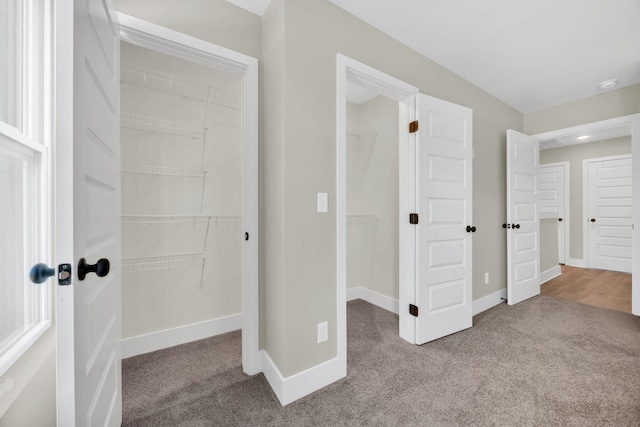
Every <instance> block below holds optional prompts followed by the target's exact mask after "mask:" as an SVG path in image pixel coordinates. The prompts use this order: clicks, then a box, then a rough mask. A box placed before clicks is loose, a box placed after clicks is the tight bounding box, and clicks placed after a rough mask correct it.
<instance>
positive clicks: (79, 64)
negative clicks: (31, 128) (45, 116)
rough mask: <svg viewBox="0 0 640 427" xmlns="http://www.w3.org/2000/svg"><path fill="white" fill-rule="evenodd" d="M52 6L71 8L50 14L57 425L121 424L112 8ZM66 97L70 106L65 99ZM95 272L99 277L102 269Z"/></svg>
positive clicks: (96, 3)
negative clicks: (69, 272)
mask: <svg viewBox="0 0 640 427" xmlns="http://www.w3.org/2000/svg"><path fill="white" fill-rule="evenodd" d="M60 3H70V4H71V6H69V4H60V5H59V9H58V10H57V13H58V14H59V15H60V14H61V15H63V16H66V18H65V19H68V21H66V24H67V25H66V26H63V27H61V28H60V29H59V30H60V33H59V34H58V35H57V37H58V40H57V44H58V47H57V54H58V58H57V61H58V63H57V65H56V67H57V70H58V74H59V75H58V80H57V82H56V84H57V87H58V93H59V98H58V99H57V101H56V102H57V105H56V107H57V108H58V113H59V115H58V118H57V126H59V129H58V131H57V132H56V138H57V142H56V144H57V145H58V146H57V147H56V156H57V157H58V161H57V168H58V171H57V176H56V179H57V188H56V192H57V195H56V203H57V207H56V212H57V224H56V229H57V235H56V240H57V241H58V242H57V252H58V258H59V260H60V261H61V262H73V271H74V274H73V284H72V285H68V286H58V288H57V335H58V343H57V353H58V354H57V361H58V372H57V373H58V375H57V387H58V425H61V426H92V425H100V426H119V425H120V424H121V421H122V393H121V369H120V368H121V362H120V335H121V332H120V328H121V327H120V310H121V308H120V220H119V216H120V128H119V110H120V106H119V104H120V99H119V88H120V83H119V52H120V50H119V49H120V45H119V36H118V33H117V31H116V29H115V27H114V22H113V19H115V18H114V17H115V15H114V14H113V13H114V9H113V8H112V6H113V5H112V4H111V2H110V1H108V0H105V1H103V0H87V1H75V2H60ZM65 14H67V15H65ZM72 17H73V18H72ZM59 19H61V18H60V16H59ZM58 23H59V24H60V21H58ZM71 34H73V35H71ZM65 37H67V38H68V39H65ZM71 37H73V43H72V44H70V42H71V40H70V38H71ZM71 46H73V51H71V49H70V47H71ZM71 62H72V63H73V68H72V69H71ZM65 65H66V67H68V68H66V70H65ZM71 70H72V71H73V74H72V73H71ZM61 73H62V74H61ZM65 73H66V74H69V75H71V74H72V80H69V77H68V76H66V75H65ZM71 90H72V91H73V104H72V107H71V99H68V100H67V103H66V104H65V103H64V100H63V99H64V98H65V97H66V96H67V95H68V94H69V93H71ZM65 135H66V136H67V137H68V138H65ZM71 141H72V142H71ZM71 188H73V193H72V194H70V191H69V190H70V189H71ZM65 258H66V261H65ZM81 258H84V259H86V261H87V263H89V264H92V265H95V264H96V263H97V262H98V260H99V259H102V258H104V259H107V260H109V262H110V269H109V271H108V274H106V275H105V276H104V277H98V275H97V273H94V272H90V273H88V274H87V275H86V278H85V279H84V280H81V279H80V277H79V276H80V275H81V274H80V269H79V262H80V260H81ZM71 260H73V261H71ZM97 268H98V273H101V274H102V275H104V274H105V273H106V268H105V264H104V263H101V264H100V265H98V267H97Z"/></svg>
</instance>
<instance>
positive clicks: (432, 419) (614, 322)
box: [123, 296, 640, 426]
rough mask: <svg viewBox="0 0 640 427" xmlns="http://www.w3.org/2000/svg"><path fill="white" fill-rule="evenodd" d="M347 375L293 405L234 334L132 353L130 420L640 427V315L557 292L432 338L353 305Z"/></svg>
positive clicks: (127, 388)
mask: <svg viewBox="0 0 640 427" xmlns="http://www.w3.org/2000/svg"><path fill="white" fill-rule="evenodd" d="M347 312H348V366H349V371H348V376H347V378H345V379H343V380H341V381H339V382H337V383H335V384H332V385H330V386H328V387H326V388H324V389H322V390H320V391H318V392H316V393H314V394H312V395H310V396H307V397H305V398H303V399H300V400H299V401H297V402H294V403H292V404H290V405H288V406H286V407H282V406H280V404H279V402H278V400H277V399H276V397H275V395H274V394H273V392H272V391H271V389H270V387H269V385H268V384H267V382H266V380H265V378H264V377H263V376H262V375H261V374H260V375H256V376H254V377H248V376H246V375H244V374H243V373H242V369H241V367H240V334H239V332H233V333H230V334H225V335H221V336H218V337H214V338H210V339H206V340H201V341H197V342H194V343H190V344H185V345H182V346H178V347H174V348H171V349H166V350H160V351H157V352H154V353H149V354H147V355H142V356H137V357H133V358H129V359H125V360H123V399H124V423H123V425H125V426H234V425H240V426H259V425H260V426H343V425H344V426H346V425H349V426H358V425H375V426H405V425H406V426H441V425H442V426H457V425H500V426H540V425H558V426H560V425H562V426H566V425H575V426H609V425H610V426H638V425H640V319H639V318H636V317H634V316H633V315H630V314H627V313H622V312H617V311H613V310H607V309H601V308H596V307H591V306H587V305H583V304H579V303H575V302H571V301H564V300H561V299H556V298H552V297H547V296H538V297H536V298H532V299H531V300H529V301H526V302H523V303H521V304H519V305H516V306H512V307H509V306H507V305H505V304H501V305H499V306H497V307H495V308H493V309H491V310H488V311H486V312H484V313H481V314H479V315H478V316H476V317H474V326H473V328H471V329H468V330H466V331H462V332H460V333H457V334H454V335H451V336H448V337H445V338H442V339H440V340H437V341H435V342H432V343H428V344H425V345H423V346H415V345H411V344H409V343H407V342H405V341H403V340H401V339H400V338H399V337H398V317H397V316H396V315H394V314H391V313H389V312H387V311H385V310H382V309H380V308H378V307H375V306H372V305H371V304H368V303H366V302H364V301H360V300H356V301H352V302H350V303H349V304H348V310H347Z"/></svg>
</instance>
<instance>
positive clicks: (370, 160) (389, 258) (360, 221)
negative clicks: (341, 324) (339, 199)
mask: <svg viewBox="0 0 640 427" xmlns="http://www.w3.org/2000/svg"><path fill="white" fill-rule="evenodd" d="M357 287H362V288H364V289H367V290H370V291H374V292H377V293H380V294H382V295H384V296H387V297H389V298H392V299H395V300H397V299H398V292H399V290H398V289H399V288H398V103H397V101H393V100H391V99H389V98H386V97H384V96H378V97H376V98H374V99H372V100H370V101H368V102H365V103H363V104H361V105H356V104H352V103H347V289H350V288H357Z"/></svg>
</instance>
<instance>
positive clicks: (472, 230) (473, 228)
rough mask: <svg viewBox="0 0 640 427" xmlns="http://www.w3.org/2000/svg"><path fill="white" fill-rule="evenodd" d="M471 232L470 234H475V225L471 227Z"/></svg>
mask: <svg viewBox="0 0 640 427" xmlns="http://www.w3.org/2000/svg"><path fill="white" fill-rule="evenodd" d="M471 232H472V233H475V232H476V227H475V225H474V226H471Z"/></svg>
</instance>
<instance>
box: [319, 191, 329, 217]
mask: <svg viewBox="0 0 640 427" xmlns="http://www.w3.org/2000/svg"><path fill="white" fill-rule="evenodd" d="M318 212H321V213H326V212H329V196H328V195H327V193H318Z"/></svg>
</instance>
